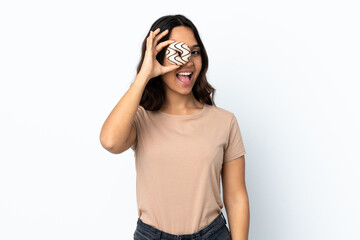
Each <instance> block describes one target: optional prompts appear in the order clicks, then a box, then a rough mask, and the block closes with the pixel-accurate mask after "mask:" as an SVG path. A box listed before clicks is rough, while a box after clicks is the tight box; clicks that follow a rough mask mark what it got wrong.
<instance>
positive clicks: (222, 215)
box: [221, 212, 226, 224]
mask: <svg viewBox="0 0 360 240" xmlns="http://www.w3.org/2000/svg"><path fill="white" fill-rule="evenodd" d="M221 217H222V218H223V219H224V222H225V224H226V219H225V216H224V214H223V212H221Z"/></svg>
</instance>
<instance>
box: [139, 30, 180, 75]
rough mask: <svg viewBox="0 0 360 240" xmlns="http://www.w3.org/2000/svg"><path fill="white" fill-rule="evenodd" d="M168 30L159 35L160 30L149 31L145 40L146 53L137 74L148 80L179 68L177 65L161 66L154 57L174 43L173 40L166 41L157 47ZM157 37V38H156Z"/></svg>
mask: <svg viewBox="0 0 360 240" xmlns="http://www.w3.org/2000/svg"><path fill="white" fill-rule="evenodd" d="M168 31H169V30H168V29H166V30H165V31H163V32H162V33H160V34H159V35H157V34H158V33H159V32H160V28H158V29H156V30H155V31H154V32H153V31H150V34H149V36H148V37H147V39H146V51H145V56H144V61H143V63H142V65H141V69H140V71H139V74H140V73H141V74H142V75H143V76H145V77H146V78H147V79H148V80H150V79H151V78H154V77H157V76H159V75H163V74H165V73H167V72H171V71H173V70H175V69H177V68H179V67H180V66H178V65H171V66H163V65H161V64H160V63H159V62H158V60H157V59H156V55H157V54H158V53H159V52H160V51H161V50H162V49H163V48H164V47H165V46H167V45H170V44H171V43H173V42H175V41H174V40H167V41H164V42H161V43H159V44H158V45H157V43H158V42H159V40H160V39H161V38H163V37H164V36H165V35H166V34H167V33H168ZM156 35H157V36H156Z"/></svg>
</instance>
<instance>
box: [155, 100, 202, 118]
mask: <svg viewBox="0 0 360 240" xmlns="http://www.w3.org/2000/svg"><path fill="white" fill-rule="evenodd" d="M207 108H208V105H207V104H206V103H204V107H203V108H202V110H201V111H199V112H197V113H193V114H185V115H179V114H170V113H165V112H162V111H160V110H158V112H159V113H160V114H162V115H165V116H170V117H175V118H192V117H196V116H199V115H201V114H203V113H204V112H205V111H206V109H207Z"/></svg>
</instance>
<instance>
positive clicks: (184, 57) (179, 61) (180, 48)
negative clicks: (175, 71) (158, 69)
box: [166, 42, 191, 65]
mask: <svg viewBox="0 0 360 240" xmlns="http://www.w3.org/2000/svg"><path fill="white" fill-rule="evenodd" d="M190 56H191V52H190V48H189V47H188V46H187V45H186V44H185V43H182V42H174V43H172V44H170V46H169V47H168V48H167V50H166V57H167V59H168V60H169V61H170V62H171V63H173V64H176V65H183V64H185V63H187V62H188V61H189V60H190Z"/></svg>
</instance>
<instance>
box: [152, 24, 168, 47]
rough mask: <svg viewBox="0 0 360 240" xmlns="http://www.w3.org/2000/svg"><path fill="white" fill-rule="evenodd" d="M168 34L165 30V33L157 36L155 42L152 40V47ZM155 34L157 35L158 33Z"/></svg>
mask: <svg viewBox="0 0 360 240" xmlns="http://www.w3.org/2000/svg"><path fill="white" fill-rule="evenodd" d="M157 30H159V32H160V28H158V29H156V31H157ZM168 32H169V30H168V29H165V31H163V32H162V33H160V34H159V35H157V36H156V38H155V40H154V45H155V46H156V44H157V43H158V42H159V40H160V39H162V38H163V37H164V36H165V35H166V34H168ZM156 34H158V32H157V33H156Z"/></svg>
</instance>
